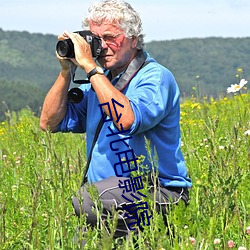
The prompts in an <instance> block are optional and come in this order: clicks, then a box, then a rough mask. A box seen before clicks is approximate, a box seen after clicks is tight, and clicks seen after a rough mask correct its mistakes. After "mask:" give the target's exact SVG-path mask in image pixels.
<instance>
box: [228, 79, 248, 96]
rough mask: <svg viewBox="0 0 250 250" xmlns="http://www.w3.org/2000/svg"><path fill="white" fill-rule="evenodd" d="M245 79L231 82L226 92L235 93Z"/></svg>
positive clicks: (244, 83) (243, 83)
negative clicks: (235, 82) (237, 82)
mask: <svg viewBox="0 0 250 250" xmlns="http://www.w3.org/2000/svg"><path fill="white" fill-rule="evenodd" d="M246 84H247V81H246V80H245V79H241V80H240V83H239V84H231V87H229V88H227V93H235V92H238V91H240V90H241V89H242V88H243V87H244V86H245V85H246Z"/></svg>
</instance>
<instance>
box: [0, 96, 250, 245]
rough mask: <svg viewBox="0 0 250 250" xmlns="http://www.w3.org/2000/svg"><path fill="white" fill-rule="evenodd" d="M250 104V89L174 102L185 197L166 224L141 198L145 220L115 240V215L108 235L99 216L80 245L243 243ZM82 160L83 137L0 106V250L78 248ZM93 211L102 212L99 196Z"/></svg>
mask: <svg viewBox="0 0 250 250" xmlns="http://www.w3.org/2000/svg"><path fill="white" fill-rule="evenodd" d="M249 103H250V95H249V94H247V93H240V92H236V94H235V95H234V94H231V93H230V94H228V95H227V96H226V97H221V98H220V99H216V100H214V99H213V98H202V99H201V98H195V97H193V98H190V99H187V100H185V101H184V102H182V104H181V129H182V150H183V154H184V157H185V159H186V163H187V166H188V170H189V175H190V177H191V178H192V181H193V187H192V189H191V190H190V198H191V200H190V204H189V205H188V206H187V207H185V206H184V205H182V204H179V205H178V206H173V207H170V209H169V213H168V214H167V215H166V217H167V221H168V223H169V224H168V225H167V226H166V225H164V222H163V216H162V215H160V214H157V213H156V212H155V210H154V202H153V200H148V204H149V206H150V208H152V209H151V214H152V218H151V219H150V225H149V226H145V227H144V230H143V231H142V232H140V233H139V234H138V235H137V236H136V235H135V234H134V233H133V232H132V231H131V234H130V235H129V236H128V238H127V239H120V240H119V242H118V240H113V239H112V234H113V232H114V228H115V226H116V217H115V218H114V219H112V220H111V219H108V221H107V223H108V224H109V227H110V230H111V234H108V233H107V232H106V230H105V229H104V228H103V225H102V222H100V221H99V222H98V224H99V229H93V228H89V230H88V232H87V233H86V238H87V245H86V248H85V249H91V250H92V249H110V250H111V249H112V248H115V247H116V249H153V250H164V249H165V250H170V249H184V250H186V249H187V250H188V249H201V250H204V249H229V248H233V249H250V227H249V226H250V105H249ZM85 163H86V157H85V137H84V135H82V134H61V133H58V134H51V133H49V132H48V133H45V132H42V131H40V129H39V118H38V117H36V116H35V115H33V113H32V111H31V110H29V109H24V110H22V111H20V112H18V113H14V112H7V113H6V119H5V121H3V122H1V124H0V249H6V250H10V249H11V250H12V249H13V250H14V249H17V250H20V249H35V250H37V249H42V250H44V249H51V250H55V249H58V250H59V249H81V248H80V245H79V244H78V242H79V241H78V240H79V239H80V240H81V237H82V236H81V234H78V233H77V230H76V228H77V227H81V226H87V225H86V222H85V217H84V215H83V216H82V218H81V219H80V220H78V219H77V218H76V217H75V215H74V211H73V207H72V205H71V197H72V196H73V195H75V194H76V192H77V190H78V189H79V187H80V184H81V181H82V174H83V172H84V166H85ZM139 164H143V157H142V158H140V162H139ZM93 191H94V190H93ZM144 191H145V193H146V189H145V190H144ZM93 193H94V192H93ZM93 195H94V194H93ZM146 199H147V198H146ZM93 209H95V211H96V213H97V214H98V213H99V212H100V209H101V205H100V203H99V202H98V199H96V206H95V208H93ZM118 243H119V244H118Z"/></svg>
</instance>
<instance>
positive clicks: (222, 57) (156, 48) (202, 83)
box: [0, 29, 250, 120]
mask: <svg viewBox="0 0 250 250" xmlns="http://www.w3.org/2000/svg"><path fill="white" fill-rule="evenodd" d="M56 43H57V37H56V36H54V35H49V34H48V35H44V34H39V33H28V32H18V31H4V30H2V29H0V101H1V104H0V120H2V119H3V118H4V116H5V115H4V114H5V112H6V111H7V109H9V110H10V111H18V110H20V109H22V108H24V107H30V108H31V109H32V110H33V111H34V112H35V113H36V114H38V115H39V110H40V108H41V105H42V102H43V99H44V97H45V94H46V92H47V91H48V89H49V88H50V87H51V86H52V84H53V82H54V81H55V79H56V77H57V74H58V72H59V70H60V65H59V63H58V62H57V59H56V56H55V46H56ZM145 49H146V51H147V52H148V53H149V54H150V55H151V56H152V57H154V58H155V59H156V60H157V61H158V62H159V63H161V64H163V65H164V66H166V67H167V68H168V69H169V70H170V71H172V73H173V74H174V76H175V78H176V80H177V82H178V85H179V87H180V90H181V95H182V97H183V98H185V97H189V96H191V95H195V96H197V97H202V96H208V97H209V96H213V97H214V98H217V97H219V96H221V95H225V93H226V88H227V87H228V86H230V85H231V84H234V83H237V82H238V81H239V79H240V78H245V79H249V78H250V68H249V67H250V38H249V37H246V38H220V37H209V38H202V39H198V38H192V39H178V40H166V41H152V42H150V43H146V44H145ZM239 69H241V70H240V71H239Z"/></svg>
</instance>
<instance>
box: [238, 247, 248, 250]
mask: <svg viewBox="0 0 250 250" xmlns="http://www.w3.org/2000/svg"><path fill="white" fill-rule="evenodd" d="M238 250H247V249H246V248H245V247H239V248H238Z"/></svg>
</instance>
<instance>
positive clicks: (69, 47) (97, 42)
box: [56, 30, 102, 58]
mask: <svg viewBox="0 0 250 250" xmlns="http://www.w3.org/2000/svg"><path fill="white" fill-rule="evenodd" d="M74 33H78V34H79V35H80V36H82V37H83V38H84V39H85V40H86V42H87V43H88V44H89V45H90V48H91V52H92V56H93V57H98V56H99V55H100V54H101V51H102V41H101V39H100V38H99V37H97V36H95V35H94V34H93V33H92V32H91V31H90V30H83V31H75V32H74ZM56 51H57V53H58V55H59V56H61V57H68V58H74V57H75V51H74V44H73V43H72V41H71V39H65V40H61V41H58V42H57V45H56Z"/></svg>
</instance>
